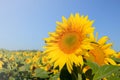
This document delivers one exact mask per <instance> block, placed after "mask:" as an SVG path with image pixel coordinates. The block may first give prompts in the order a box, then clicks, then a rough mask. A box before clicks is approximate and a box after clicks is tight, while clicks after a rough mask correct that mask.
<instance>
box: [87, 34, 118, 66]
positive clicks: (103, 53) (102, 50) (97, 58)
mask: <svg viewBox="0 0 120 80" xmlns="http://www.w3.org/2000/svg"><path fill="white" fill-rule="evenodd" d="M90 38H91V40H92V41H93V42H92V43H91V45H92V47H94V48H93V49H92V50H90V51H89V57H87V59H89V60H92V61H94V62H96V63H97V64H99V65H100V66H102V65H104V64H112V65H115V64H116V63H115V61H114V60H112V59H111V58H110V57H112V56H114V54H115V53H116V52H115V51H114V50H113V49H112V48H111V46H112V43H106V42H107V41H108V39H109V38H108V37H107V36H103V37H102V38H100V39H99V40H97V38H95V37H94V35H93V34H91V35H90Z"/></svg>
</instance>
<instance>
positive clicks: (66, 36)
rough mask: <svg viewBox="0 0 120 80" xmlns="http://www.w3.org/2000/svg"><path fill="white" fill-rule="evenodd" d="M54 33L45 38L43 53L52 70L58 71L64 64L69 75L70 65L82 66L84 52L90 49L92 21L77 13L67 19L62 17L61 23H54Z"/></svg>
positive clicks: (92, 29)
mask: <svg viewBox="0 0 120 80" xmlns="http://www.w3.org/2000/svg"><path fill="white" fill-rule="evenodd" d="M56 23H57V27H56V31H55V32H51V33H49V35H50V36H49V37H48V38H45V42H46V46H45V48H46V49H45V51H44V53H47V55H48V57H49V58H50V61H51V62H54V68H55V67H57V66H59V70H61V69H62V68H63V66H64V65H65V64H66V66H67V69H68V71H69V73H71V72H72V69H73V68H72V65H73V64H75V65H77V66H80V65H83V58H82V55H84V53H85V50H88V49H91V48H92V47H91V45H90V41H89V38H88V36H89V34H91V33H93V31H94V28H93V27H92V24H93V21H91V20H88V16H80V15H79V14H78V13H77V14H75V15H73V14H71V15H70V17H69V18H68V19H66V18H65V17H62V22H56Z"/></svg>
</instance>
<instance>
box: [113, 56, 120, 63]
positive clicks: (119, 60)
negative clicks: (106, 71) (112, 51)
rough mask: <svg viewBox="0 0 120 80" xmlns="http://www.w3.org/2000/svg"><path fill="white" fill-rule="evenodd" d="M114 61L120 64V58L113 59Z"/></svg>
mask: <svg viewBox="0 0 120 80" xmlns="http://www.w3.org/2000/svg"><path fill="white" fill-rule="evenodd" d="M112 59H113V60H114V61H115V62H118V63H120V59H119V58H115V57H113V58H112Z"/></svg>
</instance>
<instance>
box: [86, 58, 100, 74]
mask: <svg viewBox="0 0 120 80" xmlns="http://www.w3.org/2000/svg"><path fill="white" fill-rule="evenodd" d="M86 65H87V66H89V67H90V68H91V69H92V73H93V74H94V73H95V72H96V71H97V70H98V69H99V66H98V65H97V64H96V63H95V62H91V61H89V60H87V63H86Z"/></svg>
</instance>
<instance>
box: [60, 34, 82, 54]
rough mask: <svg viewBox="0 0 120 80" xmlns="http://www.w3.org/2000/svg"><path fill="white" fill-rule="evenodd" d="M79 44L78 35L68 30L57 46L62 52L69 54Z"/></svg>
mask: <svg viewBox="0 0 120 80" xmlns="http://www.w3.org/2000/svg"><path fill="white" fill-rule="evenodd" d="M79 44H80V41H79V35H78V34H77V33H75V32H69V33H65V34H63V36H62V37H61V39H60V42H59V47H60V49H61V50H62V51H63V52H64V53H66V54H70V53H73V52H74V51H75V50H76V49H77V48H78V47H79Z"/></svg>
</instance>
